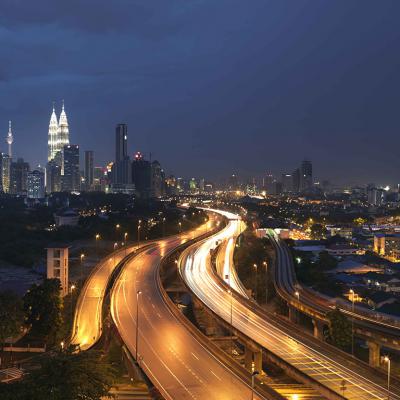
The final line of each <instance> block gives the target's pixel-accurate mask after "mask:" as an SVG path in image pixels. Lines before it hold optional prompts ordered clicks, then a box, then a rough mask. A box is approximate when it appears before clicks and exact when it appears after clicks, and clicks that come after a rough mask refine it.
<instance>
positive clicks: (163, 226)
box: [162, 217, 165, 237]
mask: <svg viewBox="0 0 400 400" xmlns="http://www.w3.org/2000/svg"><path fill="white" fill-rule="evenodd" d="M162 234H163V237H164V236H165V217H163V219H162Z"/></svg>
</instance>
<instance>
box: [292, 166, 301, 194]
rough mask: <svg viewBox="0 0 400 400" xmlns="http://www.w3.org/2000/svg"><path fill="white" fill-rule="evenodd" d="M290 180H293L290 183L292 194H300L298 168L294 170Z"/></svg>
mask: <svg viewBox="0 0 400 400" xmlns="http://www.w3.org/2000/svg"><path fill="white" fill-rule="evenodd" d="M292 178H293V183H292V186H293V192H295V193H299V192H300V169H299V168H296V169H295V170H294V171H293V174H292Z"/></svg>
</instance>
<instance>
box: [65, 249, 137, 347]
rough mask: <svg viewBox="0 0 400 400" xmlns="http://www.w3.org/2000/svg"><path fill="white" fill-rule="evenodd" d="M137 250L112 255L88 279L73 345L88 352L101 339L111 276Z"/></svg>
mask: <svg viewBox="0 0 400 400" xmlns="http://www.w3.org/2000/svg"><path fill="white" fill-rule="evenodd" d="M142 245H143V244H141V245H140V246H142ZM137 248H138V246H129V247H126V248H125V247H124V248H123V249H120V250H117V251H115V252H113V253H111V254H110V255H109V256H107V257H105V258H104V259H102V260H101V261H100V263H99V264H97V265H96V267H95V268H94V269H93V271H92V272H91V274H90V275H89V277H88V278H87V279H86V281H85V284H84V286H83V288H82V291H81V293H80V295H79V298H78V301H77V304H76V308H75V314H74V321H73V329H72V332H73V335H72V338H71V344H72V345H76V346H78V345H79V347H80V349H81V350H87V349H89V348H90V347H92V346H93V345H94V344H95V343H96V342H97V341H98V340H99V339H100V336H101V333H102V329H103V328H102V324H103V321H102V308H103V300H104V296H105V294H106V288H107V285H108V282H109V280H110V277H111V274H112V273H113V271H114V269H115V267H116V266H117V265H118V264H119V263H120V262H121V260H122V259H123V258H125V256H126V255H128V254H131V253H132V252H134V251H135V250H137Z"/></svg>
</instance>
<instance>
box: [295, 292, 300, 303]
mask: <svg viewBox="0 0 400 400" xmlns="http://www.w3.org/2000/svg"><path fill="white" fill-rule="evenodd" d="M294 295H295V296H296V297H297V301H298V302H300V292H299V291H298V290H296V291H295V292H294Z"/></svg>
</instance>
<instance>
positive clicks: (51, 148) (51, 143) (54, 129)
mask: <svg viewBox="0 0 400 400" xmlns="http://www.w3.org/2000/svg"><path fill="white" fill-rule="evenodd" d="M57 133H58V120H57V115H56V110H55V109H54V105H53V112H52V113H51V116H50V123H49V133H48V136H47V161H51V160H53V159H54V157H55V155H56V152H57V144H56V143H57Z"/></svg>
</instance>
